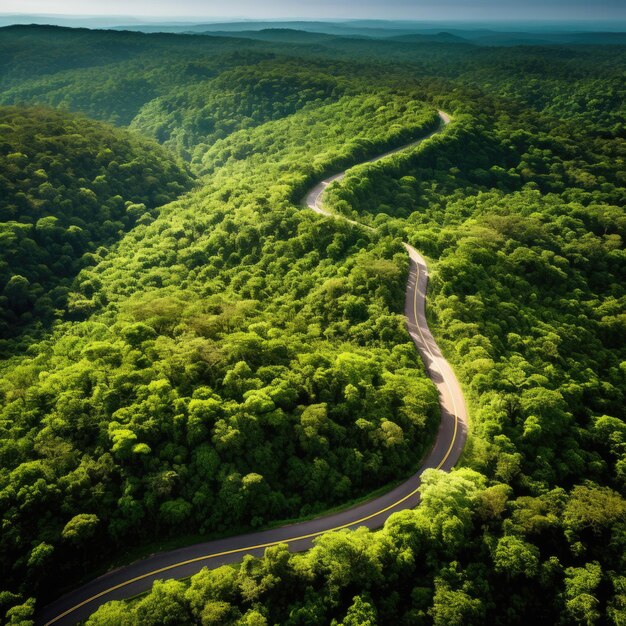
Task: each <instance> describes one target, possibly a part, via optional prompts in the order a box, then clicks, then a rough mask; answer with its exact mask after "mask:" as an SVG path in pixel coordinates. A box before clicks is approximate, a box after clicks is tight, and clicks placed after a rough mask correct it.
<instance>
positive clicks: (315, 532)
mask: <svg viewBox="0 0 626 626" xmlns="http://www.w3.org/2000/svg"><path fill="white" fill-rule="evenodd" d="M439 117H440V118H441V124H440V127H439V129H437V130H435V131H434V132H433V133H431V134H430V135H428V136H427V137H423V138H422V139H420V140H419V141H416V142H413V143H411V144H409V145H407V146H403V147H402V148H398V149H397V150H392V151H391V152H387V153H385V154H383V155H381V156H379V157H376V158H374V159H371V160H370V162H374V161H378V160H380V159H382V158H384V157H386V156H389V155H390V154H394V153H396V152H399V151H401V150H406V149H407V148H410V147H413V146H415V145H417V144H419V143H421V142H422V141H425V140H426V139H428V137H430V136H432V135H433V134H435V133H437V132H439V131H440V129H441V128H442V127H443V126H445V125H446V124H448V123H449V122H450V118H449V116H448V115H446V114H445V113H444V112H443V111H439ZM344 175H345V172H342V173H340V174H337V175H335V176H331V177H330V178H327V179H326V180H324V181H322V182H321V183H319V184H318V185H316V187H315V188H314V189H312V190H311V191H310V192H309V193H308V195H307V196H306V204H307V206H308V207H309V208H311V209H312V210H313V211H315V212H317V213H320V214H322V215H326V216H332V214H330V213H329V212H327V211H325V210H324V208H323V207H322V205H321V198H322V195H323V192H324V190H325V189H326V187H327V186H328V185H329V184H330V183H332V182H334V181H336V180H340V179H341V178H343V177H344ZM334 217H336V218H337V219H345V218H342V217H341V216H334ZM348 221H351V222H352V223H356V222H353V221H352V220H348ZM405 247H406V249H407V251H408V253H409V256H410V271H409V280H408V284H407V288H406V302H405V306H404V312H405V315H406V318H407V325H408V330H409V333H410V335H411V339H412V340H413V343H414V344H415V346H416V348H417V350H418V351H419V353H420V356H421V358H422V360H423V361H424V365H425V367H426V370H427V372H428V375H429V376H430V378H431V379H432V381H433V382H434V383H435V385H436V386H437V389H438V390H439V397H440V405H441V422H440V425H439V430H438V432H437V437H436V439H435V442H434V444H433V447H432V448H431V450H430V451H429V453H428V454H427V455H426V457H425V458H424V461H423V464H422V466H421V467H420V469H419V470H418V471H417V472H416V473H415V474H413V475H412V476H411V477H410V478H409V479H408V480H406V481H405V482H404V483H402V484H401V485H399V486H397V487H395V488H394V489H392V490H391V491H389V492H387V493H386V494H384V495H382V496H380V497H377V498H375V499H373V500H369V501H367V502H363V503H361V504H358V505H356V506H354V507H352V508H349V509H346V510H344V511H340V512H338V513H332V514H330V515H325V516H322V517H317V518H315V519H312V520H308V521H304V522H298V523H295V524H290V525H287V526H281V527H280V528H272V529H270V530H264V531H260V532H254V533H249V534H245V535H238V536H235V537H228V538H225V539H219V540H215V541H210V542H207V543H199V544H195V545H192V546H188V547H186V548H180V549H178V550H172V551H169V552H163V553H160V554H154V555H152V556H150V557H148V558H146V559H143V560H141V561H137V562H136V563H132V564H130V565H128V566H125V567H121V568H119V569H116V570H113V571H110V572H108V573H106V574H105V575H103V576H100V577H99V578H96V579H95V580H92V581H91V582H89V583H87V584H85V585H83V586H82V587H79V588H78V589H75V590H74V591H72V592H70V593H68V594H66V595H65V596H63V597H61V598H59V599H58V600H56V601H55V602H53V603H52V604H50V605H48V606H47V607H45V608H43V609H42V610H41V611H40V613H39V614H38V615H37V618H36V624H38V625H39V626H49V625H52V624H55V625H57V626H67V625H69V624H75V623H76V622H78V621H81V620H84V619H86V618H87V617H88V616H89V615H90V614H91V613H93V612H94V611H95V610H96V609H97V608H98V607H99V606H100V605H102V604H104V603H105V602H109V601H110V600H120V599H124V598H128V597H131V596H134V595H136V594H138V593H141V592H143V591H146V590H148V589H149V588H150V587H151V585H152V583H153V582H154V581H155V580H158V579H163V578H184V577H187V576H190V575H192V574H195V573H196V572H198V571H199V570H200V569H202V568H203V567H209V568H215V567H218V566H219V565H223V564H226V563H235V562H237V561H239V560H241V558H242V557H243V556H244V555H246V554H252V555H255V556H261V555H262V554H263V551H264V550H265V548H267V547H269V546H272V545H275V544H278V543H286V544H288V545H289V549H290V550H292V551H301V550H306V549H307V548H310V547H311V545H312V542H313V540H314V539H315V538H316V537H318V536H319V535H321V534H322V533H325V532H328V531H332V530H339V529H342V528H357V527H359V526H367V527H368V528H379V527H380V526H382V525H383V524H384V522H385V520H386V519H387V518H388V517H389V516H390V515H392V514H393V513H396V512H397V511H401V510H403V509H407V508H412V507H415V506H416V505H417V504H418V503H419V499H420V496H419V491H418V490H419V486H420V482H421V475H422V473H423V472H424V471H425V470H426V469H430V468H436V469H442V470H449V469H451V468H452V467H453V466H454V464H455V463H456V462H457V461H458V459H459V457H460V455H461V452H462V450H463V446H464V444H465V440H466V437H467V425H468V421H467V411H466V407H465V401H464V399H463V393H462V392H461V388H460V386H459V383H458V381H457V379H456V376H455V375H454V372H453V371H452V369H451V367H450V365H449V364H448V362H447V361H446V360H445V359H444V358H443V356H442V355H441V352H440V350H439V347H438V346H437V344H436V343H435V340H434V339H433V336H432V335H431V333H430V330H429V329H428V324H427V322H426V314H425V304H426V285H427V282H428V270H427V267H426V262H425V261H424V258H423V257H422V256H421V255H420V254H419V252H418V251H417V250H415V248H413V247H412V246H410V245H408V244H405Z"/></svg>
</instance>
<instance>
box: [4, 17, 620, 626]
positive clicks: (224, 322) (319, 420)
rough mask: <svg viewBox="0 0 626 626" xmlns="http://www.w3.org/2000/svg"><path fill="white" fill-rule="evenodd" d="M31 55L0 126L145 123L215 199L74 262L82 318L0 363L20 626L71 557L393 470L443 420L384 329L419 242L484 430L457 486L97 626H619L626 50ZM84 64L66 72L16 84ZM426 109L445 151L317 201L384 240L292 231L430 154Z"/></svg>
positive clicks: (253, 518)
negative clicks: (53, 113)
mask: <svg viewBox="0 0 626 626" xmlns="http://www.w3.org/2000/svg"><path fill="white" fill-rule="evenodd" d="M79 32H80V31H79ZM44 34H45V36H43V35H41V33H39V34H38V29H33V30H29V29H9V30H8V31H5V32H4V33H3V36H4V38H5V41H6V42H9V43H4V44H2V45H4V46H5V48H6V47H10V48H11V50H12V53H11V58H10V59H8V60H7V61H6V66H7V67H8V68H9V70H10V71H8V72H7V76H8V77H9V78H8V79H7V82H6V89H5V91H4V93H3V94H2V98H3V101H4V102H16V101H20V100H28V101H33V102H45V103H47V104H53V105H60V106H64V107H70V108H73V109H78V110H83V111H85V112H87V113H90V114H91V115H96V116H98V117H100V118H103V119H108V120H110V121H116V122H117V123H122V124H130V126H131V127H132V128H133V129H136V130H140V131H141V132H143V133H145V134H147V135H149V136H151V137H153V138H156V139H158V140H159V141H162V142H165V143H166V145H167V146H169V147H170V148H171V149H174V150H176V151H178V153H179V154H181V155H183V156H184V157H185V158H188V159H189V160H191V162H192V167H193V168H194V170H195V171H196V173H197V174H198V175H200V176H202V177H203V178H202V183H201V188H200V189H199V190H198V191H196V192H194V193H192V194H189V195H187V196H185V197H183V198H181V199H179V200H178V201H176V202H173V203H171V204H169V205H167V206H164V207H162V208H161V209H160V210H159V211H158V212H157V213H154V214H150V215H149V216H147V218H146V219H145V220H141V223H138V224H136V225H135V226H134V228H132V230H131V231H130V232H129V233H128V234H126V235H125V236H124V237H123V238H122V239H121V240H120V242H119V244H118V245H117V246H116V247H115V248H114V249H112V250H111V251H109V253H108V254H106V255H104V256H103V258H102V259H100V260H99V262H98V263H97V264H96V265H93V266H89V267H85V268H83V269H82V270H81V271H80V273H79V274H78V275H77V277H76V280H75V281H74V282H73V283H72V288H71V292H70V294H69V301H68V305H67V307H66V308H67V311H66V314H67V315H69V316H71V319H70V321H66V322H65V323H63V324H60V325H58V326H57V327H56V328H55V329H54V330H53V331H51V333H50V334H49V335H48V336H46V337H44V338H43V339H42V340H41V341H40V342H38V343H36V344H33V345H32V346H31V347H30V349H29V356H28V358H25V357H22V356H19V355H16V356H14V357H13V358H11V359H7V360H6V361H5V362H4V363H3V365H2V368H1V371H0V374H1V378H0V389H1V390H2V401H3V403H2V410H3V413H2V418H1V419H2V421H0V424H1V425H2V426H1V427H2V429H3V431H2V444H1V447H0V459H1V465H2V467H3V468H4V469H2V470H0V482H1V484H2V489H3V491H2V493H1V495H0V502H1V503H2V513H3V515H4V521H3V524H4V525H3V532H2V540H3V544H2V568H3V574H4V578H5V579H6V580H7V581H8V583H7V588H9V589H10V592H6V593H5V594H0V601H1V602H3V604H4V605H5V606H10V605H11V604H16V605H17V606H15V607H14V608H12V609H9V617H8V619H9V620H12V622H13V623H21V622H20V620H28V617H29V615H30V614H31V613H32V600H31V601H26V599H27V598H28V596H32V595H37V596H39V597H40V598H42V597H43V598H45V597H49V594H51V593H54V592H55V591H56V587H55V583H56V579H57V578H58V577H59V576H60V575H61V574H65V573H66V569H65V568H68V570H69V568H71V567H74V566H75V563H76V562H77V561H78V559H79V556H82V557H83V558H84V557H85V555H86V554H91V555H92V556H93V558H94V559H98V558H101V557H102V554H103V553H105V554H107V553H110V551H111V549H112V547H113V549H114V550H117V551H118V552H119V551H121V550H123V548H124V547H125V546H127V545H129V544H131V543H137V542H139V543H140V542H145V541H149V540H152V539H156V538H162V537H166V536H168V535H169V534H172V533H174V532H176V533H180V532H181V531H183V532H201V533H210V532H219V531H222V530H231V531H232V530H233V528H237V527H238V528H241V529H244V528H250V527H253V526H257V525H259V524H263V523H265V522H267V521H270V520H277V519H278V518H280V517H286V516H292V515H300V514H307V513H310V512H312V511H315V510H319V509H320V508H322V507H325V506H328V505H330V504H333V503H339V502H343V501H345V500H347V499H349V498H350V497H353V496H354V495H358V494H362V493H365V492H366V491H368V490H371V489H373V488H375V487H377V486H379V485H381V484H384V483H385V482H388V481H390V480H393V479H394V478H397V477H399V476H401V475H402V474H403V473H406V472H407V471H408V470H409V469H410V468H411V467H412V465H413V464H414V463H415V462H416V461H417V459H418V457H419V451H420V450H422V449H424V448H425V447H426V446H427V445H428V441H429V438H430V437H431V436H432V429H433V427H434V426H435V424H436V421H437V408H436V405H437V398H436V394H435V392H434V388H433V387H432V385H431V384H430V383H429V382H428V381H427V380H426V379H425V377H424V373H423V371H422V369H421V366H420V365H419V363H418V359H417V355H416V353H415V351H414V349H413V347H412V345H411V344H410V343H409V342H408V336H407V334H406V331H405V329H404V322H403V318H402V316H401V315H399V312H400V311H401V307H402V302H403V297H404V296H403V294H404V283H405V280H406V270H407V260H406V257H405V255H404V252H403V248H402V246H401V241H402V240H407V241H410V242H411V243H413V244H414V245H415V246H416V247H417V248H419V249H420V250H422V251H423V252H424V253H425V254H427V255H428V256H429V257H430V258H431V267H432V271H431V274H432V280H431V285H430V291H429V305H430V307H429V312H428V313H429V316H430V318H431V323H432V325H433V328H434V330H435V331H436V336H437V338H438V340H440V341H441V345H442V347H443V348H444V351H445V352H446V355H447V357H448V358H449V360H450V361H451V362H452V363H453V365H455V368H456V370H457V372H458V374H459V376H460V378H461V379H462V380H463V382H464V385H465V390H466V392H467V395H468V400H469V402H470V405H471V409H472V411H471V413H472V432H471V438H470V442H469V445H468V449H467V452H466V454H465V456H464V464H465V466H466V467H463V468H460V469H458V470H456V471H454V472H452V473H450V474H447V475H446V474H443V473H441V472H436V471H431V472H429V473H428V475H427V476H426V477H425V480H424V483H423V486H422V504H421V505H420V507H419V508H418V509H416V510H415V511H406V512H404V513H402V514H400V515H396V516H393V517H392V518H391V519H390V520H389V522H388V523H387V525H386V527H385V529H384V530H382V531H380V532H377V533H370V532H366V531H364V530H360V531H357V532H342V533H335V534H332V535H328V536H325V537H323V538H321V539H320V540H319V541H318V544H317V546H316V547H315V548H314V549H313V550H312V551H311V552H310V553H308V554H305V555H290V554H289V553H288V552H287V551H286V550H285V549H284V548H282V547H273V548H270V549H269V550H268V551H267V554H266V556H265V558H264V559H261V560H253V559H246V560H245V561H244V563H243V564H242V566H241V567H240V568H238V569H233V568H220V569H218V570H215V571H213V572H208V571H203V572H201V573H200V574H198V575H196V576H194V577H193V578H192V579H191V581H186V582H176V581H168V582H164V583H158V584H156V585H155V586H154V588H153V590H152V592H151V593H150V594H148V595H147V596H146V597H144V598H140V599H137V600H135V601H133V602H132V603H131V604H130V605H129V604H125V603H124V604H122V603H112V604H109V605H107V606H105V607H103V608H102V609H100V610H99V611H98V612H97V613H96V614H95V615H94V616H92V618H91V619H90V621H89V623H90V626H104V625H108V624H128V625H134V624H142V625H144V624H155V625H156V624H162V623H169V624H189V623H198V624H255V625H262V624H275V623H281V624H283V623H284V624H293V625H295V624H323V623H331V622H332V620H335V623H337V624H346V625H348V624H350V625H352V624H355V625H356V624H376V623H380V624H436V625H437V626H439V625H441V626H443V625H444V624H445V625H456V624H459V625H461V624H462V625H466V624H477V625H478V624H485V623H489V624H502V625H505V624H523V623H527V622H529V621H534V622H537V623H542V624H559V623H561V624H572V623H573V624H601V623H607V624H614V625H616V626H619V625H621V624H624V623H625V620H626V576H625V572H626V562H625V560H624V554H625V553H626V500H625V498H624V495H625V494H626V426H625V423H624V415H623V406H624V401H625V396H626V367H625V365H624V363H626V346H624V337H625V336H626V332H625V331H626V314H625V313H624V310H625V307H624V304H625V303H626V294H625V292H624V285H623V276H624V275H625V273H626V272H625V269H626V268H625V267H624V261H625V258H624V249H623V237H624V229H625V226H626V224H625V218H624V213H623V206H624V204H625V203H626V202H625V201H626V178H625V176H624V171H625V170H624V158H625V154H626V147H625V143H624V115H623V106H624V83H623V80H622V75H623V72H624V55H625V51H624V49H623V48H622V47H619V46H614V47H612V48H611V49H608V48H605V47H602V46H598V47H588V48H583V47H554V48H550V49H543V48H516V49H499V48H490V49H483V48H478V47H472V46H467V45H465V44H464V45H459V46H455V45H444V44H431V45H422V44H420V45H414V44H409V43H402V42H377V43H374V42H363V41H359V40H340V39H336V40H332V41H329V42H327V43H325V45H324V48H323V49H319V48H318V47H314V46H307V45H306V44H305V43H303V44H302V45H300V46H298V45H295V44H294V45H288V44H281V46H280V49H279V47H278V46H277V45H276V44H273V43H272V42H271V41H270V42H267V43H261V42H252V41H248V42H245V43H242V42H237V40H229V39H227V38H225V39H224V40H223V44H220V43H219V42H217V41H215V40H214V39H212V38H202V37H182V36H181V37H172V36H167V37H166V36H150V37H146V36H144V35H131V34H129V33H124V34H104V33H93V35H92V37H93V39H92V43H93V50H97V49H98V48H99V47H101V46H102V45H103V43H102V42H103V41H108V40H107V38H110V40H115V41H118V42H119V43H120V45H119V49H118V50H116V51H115V55H114V56H115V58H112V57H107V58H106V59H104V60H96V55H95V54H94V53H93V52H90V50H91V48H90V46H89V45H88V43H87V42H88V40H89V36H88V35H87V34H86V33H85V32H82V34H81V35H80V37H79V36H78V34H77V32H75V31H64V30H61V29H59V31H58V32H57V33H56V35H55V34H54V33H51V32H50V29H45V33H44ZM21 39H23V40H24V42H23V43H20V40H21ZM70 39H71V40H72V41H73V42H74V45H75V47H76V48H75V49H84V50H85V59H86V60H85V61H84V62H82V67H83V69H79V70H74V69H72V70H70V69H68V68H70V67H72V66H73V65H75V64H77V62H78V59H77V58H75V56H74V53H73V52H71V53H68V58H67V60H66V64H65V65H63V62H62V58H63V57H62V55H61V54H60V53H58V49H57V54H59V55H60V56H58V58H57V59H56V62H57V65H53V64H51V63H48V62H43V61H41V62H40V61H35V60H34V59H33V57H34V56H35V55H33V52H32V50H30V47H31V46H33V45H35V46H39V49H40V50H46V49H49V48H50V47H51V46H52V47H53V46H58V45H59V44H60V42H62V41H66V42H67V41H69V40H70ZM147 39H149V41H150V43H151V45H152V46H154V44H155V43H156V42H158V43H159V45H160V46H161V50H162V52H163V58H159V59H158V60H157V59H156V58H155V55H154V53H153V52H152V56H150V54H148V52H147V51H146V50H145V48H144V47H145V46H146V40H147ZM191 42H193V44H192V43H191ZM122 43H123V45H122ZM9 44H10V46H9ZM234 45H239V46H240V48H241V50H239V51H238V52H237V53H233V46H234ZM20 46H22V48H20ZM220 46H223V47H222V48H221V47H220ZM20 49H22V53H21V56H20V55H19V54H17V53H16V52H15V51H16V50H18V51H19V50H20ZM190 50H192V52H190ZM166 51H167V60H166V58H165V57H166ZM279 51H280V52H281V53H282V55H279V54H278V52H279ZM110 54H112V53H110ZM90 55H93V56H92V57H90ZM186 55H187V56H186ZM296 55H300V59H299V60H297V61H294V60H293V59H292V58H289V57H293V56H296ZM42 56H45V55H42ZM89 58H91V59H92V61H91V67H89V63H88V62H87V61H88V60H89ZM104 63H108V65H105V67H102V65H103V64H104ZM29 64H30V65H33V67H34V71H33V74H34V75H36V77H35V78H33V79H27V78H25V74H24V72H23V69H24V67H28V66H29ZM96 64H97V65H98V67H97V68H96V67H95V65H96ZM296 68H297V69H296ZM58 70H62V71H58ZM130 70H132V71H130ZM20 72H21V73H20ZM194 72H196V76H195V78H193V79H192V78H190V76H192V75H193V73H194ZM96 76H99V77H100V79H101V77H102V76H106V78H107V80H110V81H112V82H111V84H116V85H121V84H122V83H121V81H122V79H123V78H126V79H129V80H133V81H137V80H146V81H149V82H150V84H153V85H154V92H150V91H144V92H142V94H144V95H143V96H142V98H143V99H144V101H143V102H138V101H137V102H134V103H131V104H132V106H130V108H124V107H127V105H128V103H129V102H130V100H129V99H130V98H132V97H134V96H133V94H132V93H131V91H132V90H126V89H124V88H123V87H120V89H121V93H123V94H125V95H124V96H123V97H122V98H120V102H119V106H118V105H116V104H115V102H114V101H113V100H109V99H108V98H107V96H106V94H105V93H104V92H101V93H96V95H95V96H94V97H93V98H92V97H91V96H90V95H89V94H90V93H91V91H90V89H89V86H90V85H93V84H94V81H95V80H96V78H95V77H96ZM158 76H163V80H162V81H161V80H159V79H157V78H155V77H158ZM433 76H436V78H433ZM129 77H130V78H129ZM53 84H54V85H56V87H54V88H52V85H53ZM54 93H57V94H59V95H61V94H65V96H67V99H66V100H65V101H63V102H62V101H60V100H55V98H57V96H56V95H55V96H53V95H51V94H54ZM94 93H95V92H94ZM81 94H82V95H81ZM82 97H84V98H85V100H81V98H82ZM90 98H91V99H90ZM425 99H426V100H430V101H431V102H432V103H433V104H436V105H438V106H440V107H442V108H444V109H445V110H447V111H449V112H450V113H451V114H453V121H452V124H451V125H450V126H449V127H448V128H447V129H446V130H445V131H444V132H443V133H441V134H439V135H437V136H436V137H434V138H432V139H431V140H429V141H428V142H427V143H426V144H424V145H422V146H421V147H419V148H417V149H414V150H410V151H408V152H406V153H401V154H398V155H396V156H394V157H393V158H390V159H387V160H385V161H383V162H379V163H377V164H366V165H363V166H359V167H356V168H354V169H353V170H352V171H351V172H350V174H349V175H348V176H347V177H346V179H345V180H344V181H343V182H342V183H341V184H337V185H334V186H333V187H331V189H330V191H329V193H328V194H327V196H326V202H327V203H328V206H329V207H330V208H332V209H333V210H334V211H336V212H338V213H343V214H345V215H347V216H350V217H352V218H355V219H358V220H361V221H363V222H366V223H369V224H371V225H373V226H375V227H376V230H375V232H372V231H368V230H365V229H360V228H355V227H352V226H350V225H348V224H345V223H343V222H341V221H338V220H331V219H321V218H319V216H316V215H312V214H309V212H307V211H301V210H299V208H298V206H297V203H298V201H299V199H300V198H301V196H302V195H303V193H304V191H305V190H306V189H307V187H308V185H310V184H312V183H313V182H315V181H316V180H317V179H319V178H321V177H322V176H323V175H324V174H327V173H331V172H332V171H333V170H336V169H339V168H340V167H341V166H344V165H348V164H350V163H354V162H357V161H361V160H364V159H365V158H366V157H367V156H369V155H371V154H375V153H376V152H378V151H382V150H383V149H385V148H388V147H392V146H396V145H400V144H402V143H403V142H408V141H410V140H411V139H412V138H414V137H415V136H417V135H418V134H419V133H420V132H425V131H426V130H427V129H432V128H433V127H434V124H435V123H436V120H435V114H434V108H433V107H427V106H424V105H423V104H421V103H420V101H422V100H425ZM116 106H117V108H116ZM118 111H119V113H118ZM116 116H119V117H116ZM148 521H150V523H149V524H148V523H147V522H148ZM84 564H85V567H86V568H87V569H88V568H89V567H91V566H92V565H93V561H92V562H90V561H89V560H85V561H84ZM18 594H21V599H20V595H18ZM22 601H26V603H25V604H22V605H20V604H19V603H20V602H22Z"/></svg>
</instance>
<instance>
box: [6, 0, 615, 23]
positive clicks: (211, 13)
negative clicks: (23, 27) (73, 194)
mask: <svg viewBox="0 0 626 626" xmlns="http://www.w3.org/2000/svg"><path fill="white" fill-rule="evenodd" d="M3 5H4V6H3V10H2V12H0V15H2V16H6V17H28V16H33V17H55V18H64V19H71V18H74V19H78V20H80V19H100V20H127V21H128V20H131V21H142V20H143V21H150V22H153V21H164V20H165V21H180V22H198V21H200V22H205V21H208V22H211V21H247V20H252V21H254V20H272V21H280V20H324V21H326V20H352V19H355V20H360V19H377V20H392V21H394V20H402V21H410V22H415V21H419V22H453V23H476V22H482V23H518V22H519V23H525V24H528V25H532V24H539V23H550V24H552V25H557V24H558V23H565V24H568V23H569V24H573V23H577V24H581V23H598V22H608V23H609V24H610V23H612V22H613V23H614V22H616V21H617V22H626V3H623V2H622V1H621V0H601V1H599V2H597V3H594V5H590V4H589V3H588V2H586V1H585V0H551V1H550V2H546V0H528V1H527V2H526V3H523V4H521V3H519V2H514V1H512V0H500V1H498V0H480V1H477V2H473V3H472V4H471V5H469V4H468V3H467V2H464V1H463V0H439V1H438V2H437V3H435V2H432V0H427V1H422V2H419V1H416V0H387V1H386V2H385V3H382V2H380V0H318V2H316V3H315V5H314V6H313V7H312V6H311V5H310V4H307V3H304V2H302V1H301V0H273V1H272V2H267V1H266V2H258V0H257V1H254V0H232V1H231V2H229V3H227V4H225V3H220V2H215V1H209V2H207V1H206V0H178V1H177V2H172V1H171V0H93V1H92V2H90V3H89V4H88V5H87V6H86V5H85V3H84V2H82V1H81V0H55V1H52V0H5V2H4V3H3ZM581 25H582V24H581Z"/></svg>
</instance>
